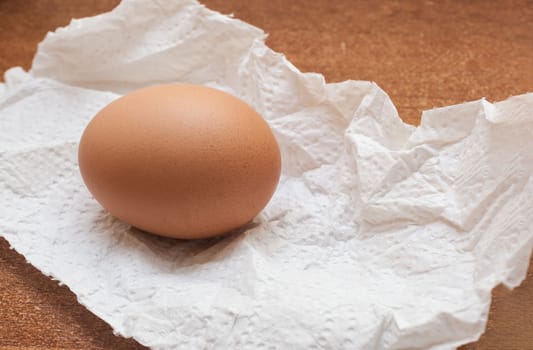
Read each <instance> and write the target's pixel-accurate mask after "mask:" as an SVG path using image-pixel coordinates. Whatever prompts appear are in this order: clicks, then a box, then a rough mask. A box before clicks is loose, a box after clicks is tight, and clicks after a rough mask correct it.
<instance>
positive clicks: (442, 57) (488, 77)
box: [0, 0, 533, 350]
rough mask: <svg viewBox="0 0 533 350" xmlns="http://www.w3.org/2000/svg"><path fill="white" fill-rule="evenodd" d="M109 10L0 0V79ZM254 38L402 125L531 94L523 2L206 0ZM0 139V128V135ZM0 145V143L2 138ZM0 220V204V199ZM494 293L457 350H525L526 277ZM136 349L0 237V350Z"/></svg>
mask: <svg viewBox="0 0 533 350" xmlns="http://www.w3.org/2000/svg"><path fill="white" fill-rule="evenodd" d="M117 3H118V1H117V0H77V1H73V0H0V71H1V72H3V71H4V70H6V69H7V68H9V67H11V66H15V65H20V66H22V67H24V68H26V69H27V68H29V67H30V64H31V59H32V57H33V54H34V53H35V50H36V45H37V43H38V42H39V41H40V40H42V38H43V37H44V35H45V33H46V32H47V31H49V30H53V29H55V28H56V27H57V26H63V25H66V24H67V23H68V22H69V20H70V18H73V17H74V18H80V17H85V16H90V15H94V14H97V13H100V12H103V11H107V10H109V9H111V8H112V7H114V6H115V5H116V4H117ZM204 3H205V4H206V5H207V6H208V7H210V8H212V9H215V10H218V11H221V12H223V13H234V14H235V16H236V17H237V18H240V19H242V20H245V21H247V22H249V23H252V24H254V25H256V26H258V27H261V28H263V29H264V30H265V31H266V32H267V33H269V34H270V36H269V38H268V40H267V43H268V45H269V46H270V47H272V48H273V49H274V50H276V51H279V52H283V53H285V54H286V56H287V57H288V58H289V59H290V60H291V61H292V62H293V63H294V64H295V65H296V66H297V67H298V68H300V69H301V70H303V71H316V72H320V73H323V74H324V75H325V76H326V79H327V80H328V81H341V80H345V79H360V80H373V81H376V82H377V83H378V84H379V85H380V86H381V87H382V88H384V89H385V91H387V92H388V93H389V94H390V96H391V97H392V99H393V101H394V102H395V104H396V106H397V107H398V109H399V112H400V115H402V117H403V119H404V120H405V121H407V122H409V123H413V124H416V123H418V122H419V117H420V113H421V111H422V110H423V109H428V108H431V107H435V106H443V105H448V104H454V103H461V102H464V101H468V100H474V99H479V98H481V97H487V98H488V99H489V100H492V101H495V100H501V99H504V98H506V97H508V96H510V95H514V94H520V93H524V92H528V91H532V90H533V75H532V74H533V68H532V67H533V2H532V1H438V0H434V1H429V0H428V1H350V0H346V1H335V0H323V1H322V0H320V1H319V0H316V1H312V0H300V1H287V0H254V1H247V0H204ZM0 135H1V130H0ZM0 137H1V136H0ZM0 215H1V199H0ZM532 269H533V268H531V266H530V272H529V275H528V278H527V279H526V281H524V283H523V285H522V286H520V287H519V288H517V289H515V290H514V291H512V292H509V291H507V290H505V289H504V288H502V287H499V288H497V289H496V290H495V292H494V293H493V295H494V300H493V304H492V307H491V313H490V320H489V323H488V329H487V332H486V333H485V334H484V335H483V336H482V337H481V339H480V341H479V342H477V343H474V344H470V345H467V346H465V347H463V349H469V350H473V349H483V350H486V349H513V350H514V349H517V350H521V349H533V276H532V272H531V270H532ZM28 348H30V349H46V350H50V349H65V348H68V349H142V348H143V347H141V346H140V345H138V344H137V343H136V342H135V341H133V340H127V339H123V338H120V337H116V336H114V335H113V334H112V332H111V329H110V327H109V326H107V325H106V324H105V323H104V322H103V321H101V320H100V319H98V318H97V317H96V316H94V315H92V314H91V313H90V312H89V311H87V310H86V309H85V308H83V307H82V306H80V305H79V304H78V303H77V302H76V298H75V297H74V295H73V294H72V293H71V292H70V291H69V290H68V288H66V287H64V286H58V284H57V282H54V281H52V280H50V279H48V278H46V277H44V276H42V275H41V274H40V273H39V272H38V271H37V270H36V269H35V268H33V267H32V266H30V265H28V264H26V263H25V260H24V258H23V257H22V256H20V255H18V254H17V253H16V252H14V251H12V250H10V249H9V245H8V244H7V242H6V241H5V240H3V239H0V349H10V350H19V349H28Z"/></svg>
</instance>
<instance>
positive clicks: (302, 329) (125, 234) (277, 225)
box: [0, 0, 533, 350]
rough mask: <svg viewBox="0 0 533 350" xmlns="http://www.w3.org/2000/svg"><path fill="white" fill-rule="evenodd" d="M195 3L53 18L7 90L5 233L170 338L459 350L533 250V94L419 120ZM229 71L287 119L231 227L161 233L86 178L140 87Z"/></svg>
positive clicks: (129, 326) (130, 331) (187, 344)
mask: <svg viewBox="0 0 533 350" xmlns="http://www.w3.org/2000/svg"><path fill="white" fill-rule="evenodd" d="M264 38H265V34H264V33H263V32H262V31H261V30H260V29H258V28H255V27H252V26H251V25H248V24H246V23H244V22H241V21H238V20H236V19H232V18H230V17H226V16H223V15H220V14H218V13H216V12H213V11H210V10H208V9H206V8H205V7H203V6H202V5H199V4H198V3H196V2H195V1H192V0H188V1H187V0H184V1H142V0H129V1H125V2H123V3H122V4H121V5H120V6H119V7H117V8H116V9H115V10H113V11H112V12H110V13H107V14H103V15H100V16H96V17H92V18H85V19H81V20H73V21H72V23H71V24H70V25H69V26H67V27H65V28H60V29H58V30H57V31H56V32H54V33H49V34H48V35H47V37H46V38H45V40H44V41H43V42H42V43H41V44H40V46H39V50H38V53H37V55H36V57H35V59H34V62H33V66H32V69H31V70H30V72H29V73H26V72H24V71H23V70H22V69H20V68H13V69H11V70H9V71H8V72H7V73H6V75H5V84H2V85H0V131H1V134H0V198H1V200H2V206H1V208H0V211H1V215H0V235H1V236H3V237H4V238H6V239H7V240H8V241H9V242H10V244H11V246H12V247H13V248H15V249H16V250H17V251H18V252H20V253H22V254H23V255H24V256H25V257H26V259H27V260H28V261H29V262H31V263H32V264H33V265H34V266H36V267H37V268H38V269H40V270H41V271H42V272H43V273H44V274H46V275H49V276H52V277H53V278H55V279H57V280H59V281H61V282H62V283H64V284H66V285H67V286H69V288H70V289H71V290H72V291H73V292H74V293H75V294H76V295H77V297H78V300H79V302H80V303H82V304H83V305H85V306H86V307H87V308H88V309H89V310H90V311H91V312H93V313H95V314H96V315H98V316H99V317H101V318H102V319H103V320H105V321H106V322H107V323H109V324H110V325H111V326H112V327H113V329H114V330H115V332H116V333H117V334H120V335H123V336H125V337H134V338H135V339H136V340H138V341H139V342H140V343H142V344H145V345H147V346H150V347H152V348H154V349H365V350H368V349H407V348H409V349H452V348H455V347H457V346H459V345H460V344H464V343H467V342H470V341H474V340H475V339H477V338H478V337H479V335H480V334H481V333H482V331H483V330H484V327H485V324H486V319H487V313H488V309H489V304H490V291H491V289H492V288H493V287H495V286H496V285H497V284H499V283H504V284H506V285H507V286H509V287H514V286H517V285H518V284H519V283H520V282H521V281H522V279H523V278H524V276H525V273H526V270H527V267H528V262H529V257H530V254H531V250H532V246H533V229H532V227H533V113H532V110H533V94H528V95H521V96H516V97H512V98H510V99H508V100H506V101H503V102H499V103H495V104H491V103H489V102H487V101H485V100H483V99H482V100H479V101H474V102H469V103H465V104H461V105H456V106H450V107H446V108H439V109H434V110H430V111H427V112H425V113H424V115H423V118H422V123H421V125H420V126H419V127H418V128H414V127H412V126H409V125H406V124H404V123H403V122H402V121H401V120H400V118H399V117H398V114H397V112H396V109H395V107H394V105H393V104H392V102H391V100H390V99H389V97H388V96H387V94H386V93H385V92H383V91H382V90H381V89H380V88H379V87H378V86H376V85H375V84H374V83H371V82H365V81H345V82H342V83H336V84H326V83H325V82H324V78H323V76H322V75H319V74H303V73H301V72H299V71H298V69H296V68H295V67H294V66H293V65H292V64H291V63H290V62H289V61H287V60H286V59H285V57H284V56H283V55H282V54H279V53H276V52H273V51H272V50H270V49H269V48H268V47H266V46H265V44H264ZM164 82H189V83H195V84H204V85H209V86H214V87H217V88H220V89H223V90H225V91H228V92H230V93H232V94H234V95H237V96H239V97H240V98H242V99H244V100H245V101H247V102H248V103H250V104H251V105H253V106H254V107H255V108H256V109H257V111H258V112H259V113H260V114H261V115H262V116H263V117H264V118H265V119H266V120H267V121H268V123H269V124H270V125H271V127H272V128H273V130H274V133H275V135H276V137H277V139H278V141H279V143H280V147H281V150H282V155H283V174H282V180H281V183H280V185H279V188H278V189H277V192H276V193H275V195H274V197H273V199H272V201H271V202H270V204H269V205H268V207H267V208H266V209H265V210H264V211H263V212H262V213H261V214H260V215H259V216H258V217H257V218H256V219H255V221H254V224H253V225H251V226H250V227H246V228H244V229H242V230H240V231H239V232H235V233H233V234H231V235H229V236H227V237H224V238H218V239H210V240H201V241H178V240H171V239H165V238H159V237H156V236H151V235H147V234H145V233H142V232H140V231H138V230H136V229H132V228H130V227H129V226H128V225H126V224H124V223H121V222H119V221H118V220H116V219H114V218H113V217H111V216H110V215H109V214H108V213H106V212H105V211H104V210H103V209H102V208H101V207H100V206H99V205H98V204H97V202H96V201H95V200H94V199H93V198H92V197H91V195H90V194H89V193H88V191H87V190H86V188H85V187H84V185H83V183H82V181H81V178H80V175H79V172H78V166H77V142H78V140H79V137H80V135H81V132H82V131H83V129H84V127H85V126H86V124H87V123H88V121H89V120H90V119H91V118H92V116H93V115H94V114H95V113H96V112H97V111H98V110H99V109H100V108H102V107H104V106H105V105H106V104H108V103H109V102H111V101H112V100H114V99H115V98H117V97H118V96H120V95H121V94H124V93H126V92H128V91H131V90H133V89H137V88H140V87H143V86H147V85H152V84H158V83H164Z"/></svg>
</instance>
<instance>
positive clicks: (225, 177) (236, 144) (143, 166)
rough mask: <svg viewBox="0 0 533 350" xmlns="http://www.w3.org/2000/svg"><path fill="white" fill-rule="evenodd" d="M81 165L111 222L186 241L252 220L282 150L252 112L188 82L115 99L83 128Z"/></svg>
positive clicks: (270, 188) (266, 196) (272, 182)
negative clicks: (127, 224)
mask: <svg viewBox="0 0 533 350" xmlns="http://www.w3.org/2000/svg"><path fill="white" fill-rule="evenodd" d="M78 159H79V166H80V171H81V175H82V177H83V180H84V182H85V184H86V185H87V188H88V189H89V191H90V192H91V193H92V194H93V196H94V198H95V199H96V200H97V201H98V202H99V203H100V204H101V205H102V206H103V207H105V208H106V209H107V210H109V212H110V213H111V214H113V215H114V216H116V217H118V218H119V219H121V220H123V221H125V222H127V223H129V224H131V225H133V226H135V227H138V228H140V229H142V230H144V231H148V232H151V233H154V234H158V235H162V236H168V237H175V238H184V239H192V238H205V237H211V236H215V235H219V234H223V233H225V232H228V231H231V230H233V229H235V228H238V227H240V226H242V225H244V224H246V223H247V222H249V221H250V220H252V219H253V218H254V217H255V216H256V215H257V214H258V213H259V212H260V211H261V210H262V209H263V208H264V207H265V205H266V204H267V203H268V201H269V200H270V198H271V196H272V194H273V193H274V190H275V188H276V186H277V183H278V181H279V176H280V170H281V157H280V151H279V147H278V144H277V143H276V140H275V138H274V135H273V134H272V131H271V130H270V128H269V126H268V124H267V123H266V122H265V120H264V119H263V118H262V117H261V116H260V115H259V114H257V112H256V111H254V110H253V109H252V108H251V107H250V106H249V105H247V104H246V103H244V102H243V101H242V100H240V99H238V98H236V97H234V96H232V95H229V94H227V93H225V92H222V91H220V90H216V89H212V88H208V87H204V86H196V85H187V84H172V85H159V86H152V87H148V88H145V89H141V90H138V91H135V92H132V93H130V94H128V95H126V96H123V97H121V98H119V99H117V100H115V101H113V102H112V103H111V104H109V105H108V106H106V107H105V108H104V109H102V110H101V111H100V112H99V113H98V114H97V115H96V116H95V117H94V118H93V119H92V121H91V122H90V123H89V125H88V126H87V128H86V129H85V131H84V133H83V135H82V137H81V141H80V145H79V152H78Z"/></svg>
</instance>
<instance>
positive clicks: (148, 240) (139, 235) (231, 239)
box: [116, 219, 260, 268]
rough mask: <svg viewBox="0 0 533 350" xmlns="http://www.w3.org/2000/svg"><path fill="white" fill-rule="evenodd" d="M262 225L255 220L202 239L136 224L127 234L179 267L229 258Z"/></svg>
mask: <svg viewBox="0 0 533 350" xmlns="http://www.w3.org/2000/svg"><path fill="white" fill-rule="evenodd" d="M116 220H118V219H116ZM258 226H260V223H257V222H254V221H253V220H252V221H250V222H248V223H247V224H245V225H243V226H241V227H239V228H236V229H234V230H231V231H229V232H226V233H224V234H222V235H219V236H216V237H211V238H202V239H177V238H169V237H163V236H159V235H156V234H153V233H150V232H147V231H144V230H141V229H139V228H137V227H133V226H131V227H130V228H129V230H128V231H127V235H128V236H129V237H130V239H133V240H135V241H136V242H137V244H136V245H135V246H138V245H140V248H141V250H143V251H148V252H149V253H150V254H151V255H152V257H153V258H155V259H157V260H159V261H160V262H165V263H167V264H168V263H170V264H172V266H173V267H174V268H179V267H187V266H191V265H197V264H205V263H208V262H211V261H214V260H219V259H223V258H226V257H228V256H229V255H230V254H231V251H232V248H233V247H234V246H236V245H237V244H238V243H239V242H240V241H241V240H242V239H243V238H244V237H245V235H246V234H247V233H248V232H250V231H252V230H253V229H254V228H256V227H258ZM138 248H139V247H138Z"/></svg>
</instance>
